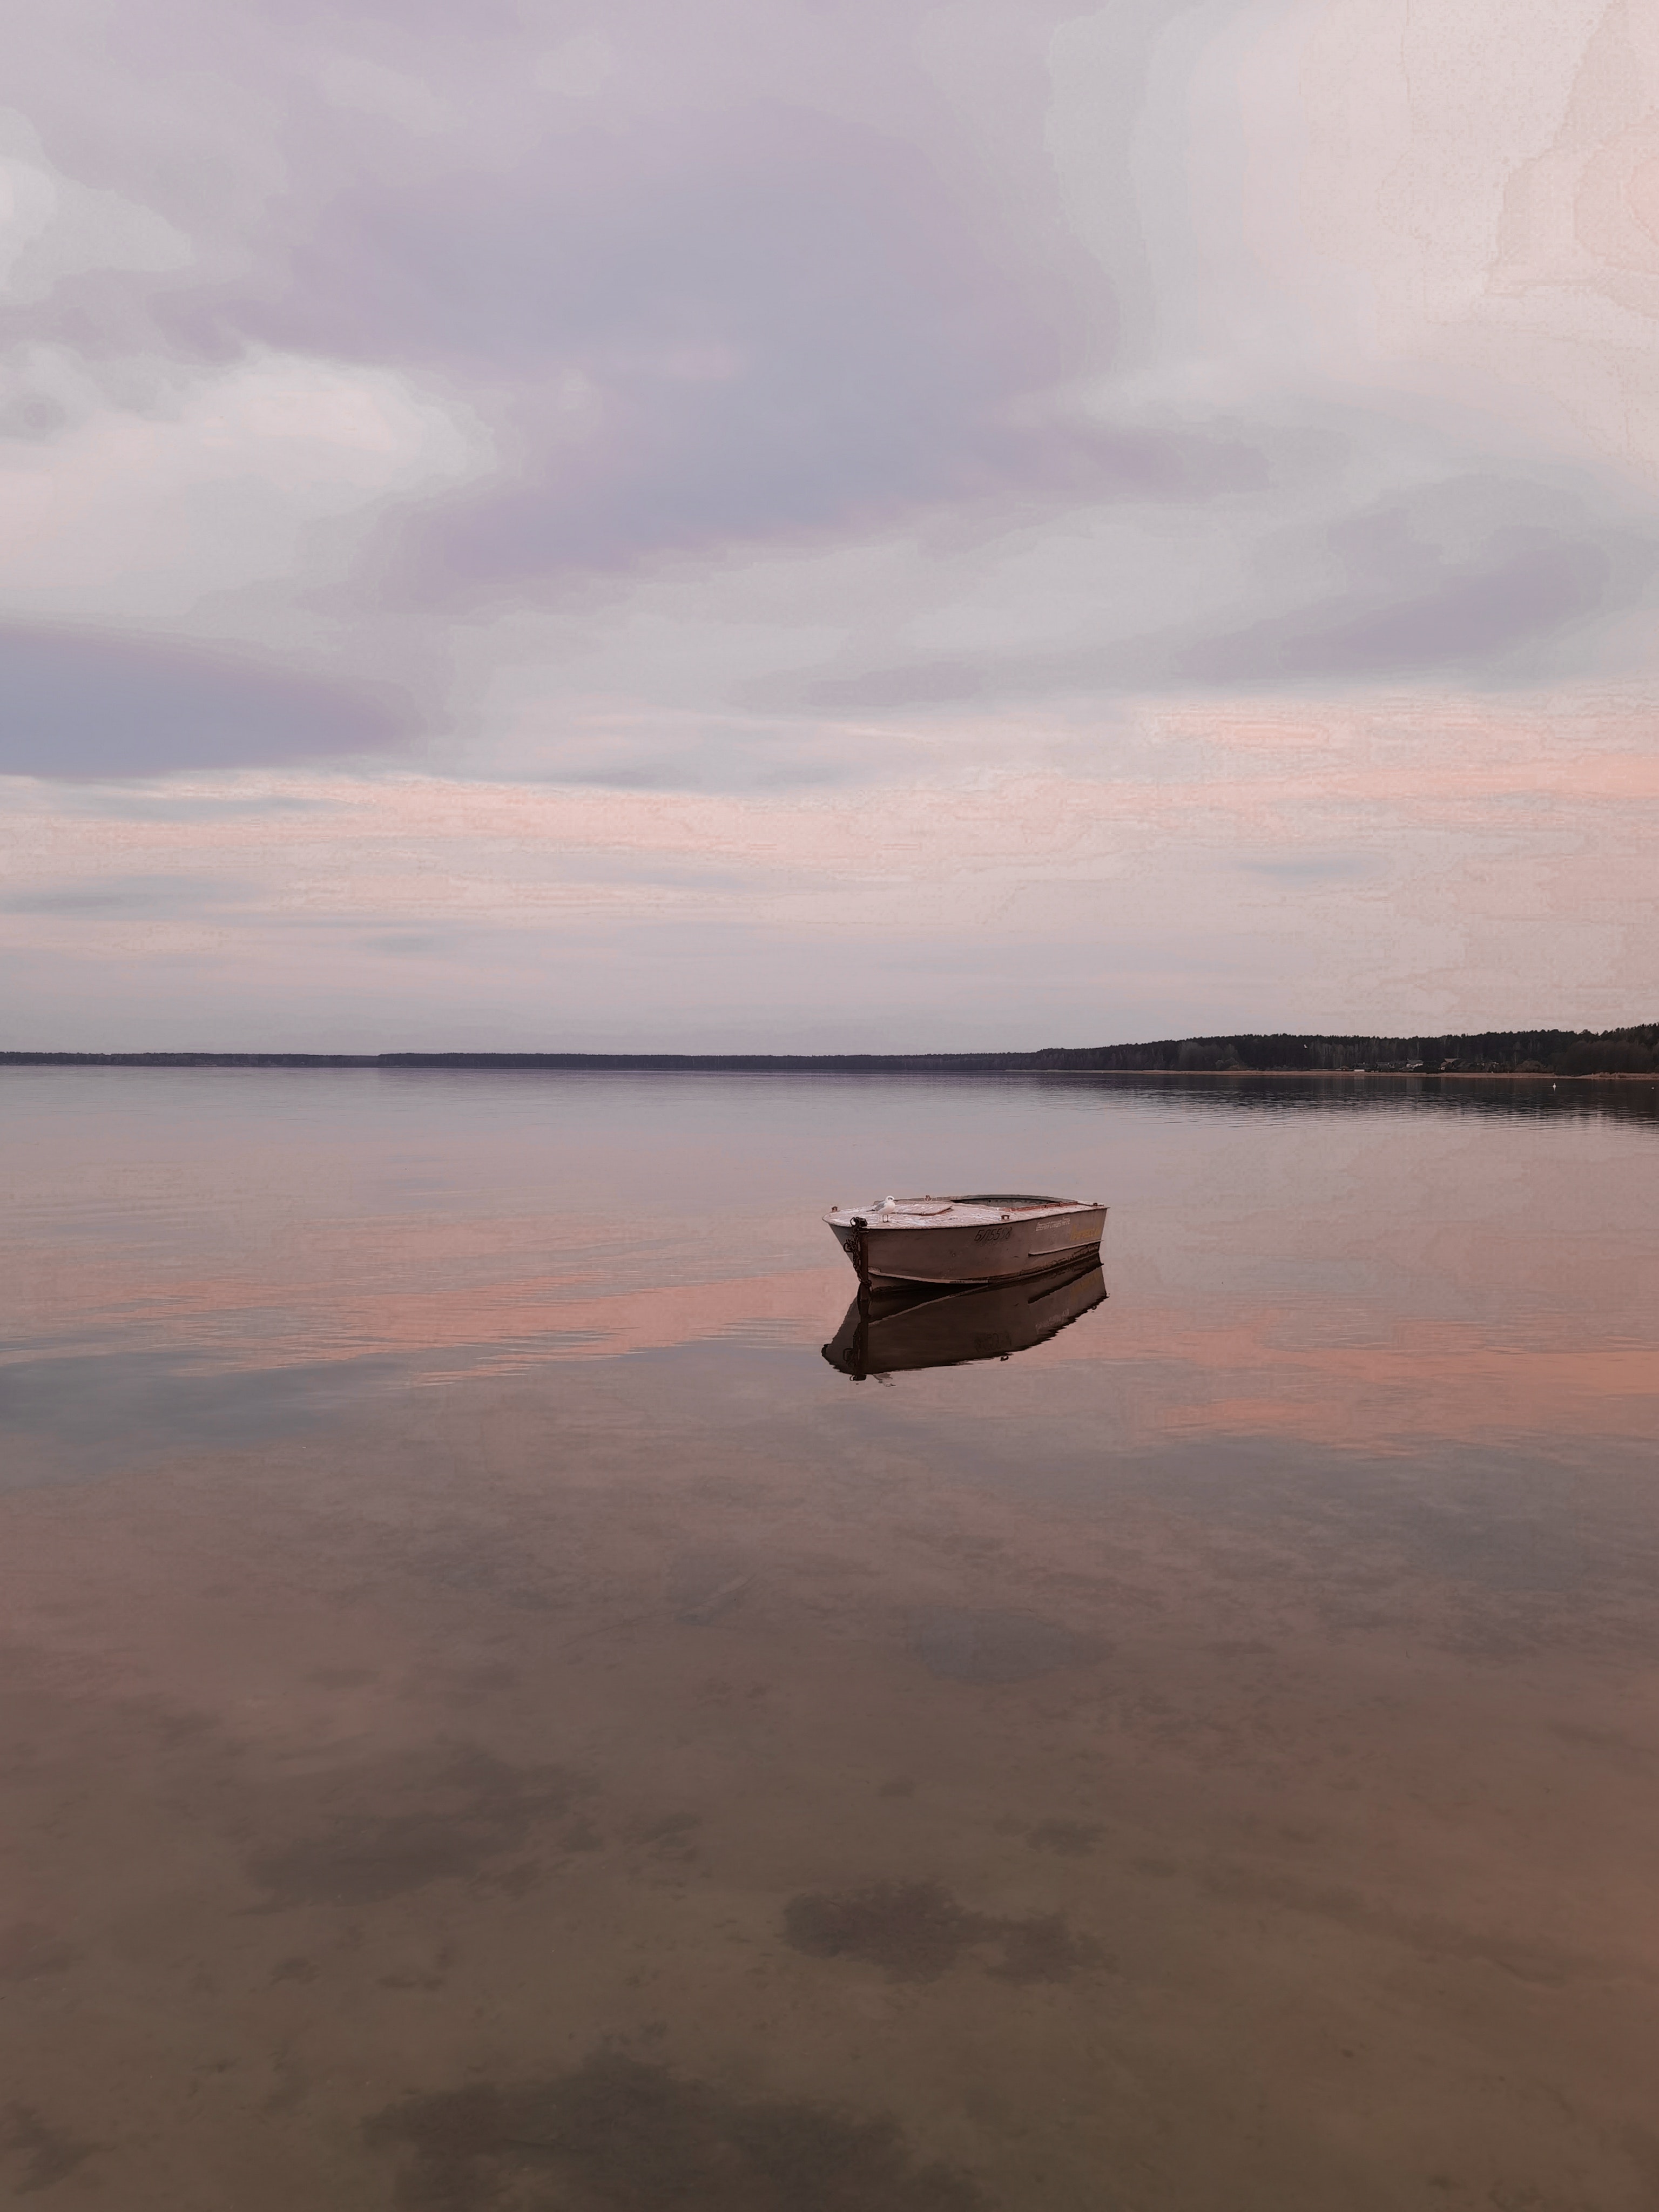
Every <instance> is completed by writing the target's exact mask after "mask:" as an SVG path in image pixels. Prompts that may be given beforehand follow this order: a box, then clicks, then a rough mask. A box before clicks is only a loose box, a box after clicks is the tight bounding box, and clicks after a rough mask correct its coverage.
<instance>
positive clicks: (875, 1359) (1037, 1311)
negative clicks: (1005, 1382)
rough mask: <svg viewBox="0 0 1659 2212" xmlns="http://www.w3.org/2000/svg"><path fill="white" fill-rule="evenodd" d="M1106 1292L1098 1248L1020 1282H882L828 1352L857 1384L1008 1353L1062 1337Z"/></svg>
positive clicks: (850, 1313) (864, 1296) (857, 1304)
mask: <svg viewBox="0 0 1659 2212" xmlns="http://www.w3.org/2000/svg"><path fill="white" fill-rule="evenodd" d="M1105 1296H1106V1279H1105V1277H1104V1276H1103V1274H1102V1273H1101V1271H1100V1259H1099V1255H1097V1254H1096V1253H1092V1252H1091V1254H1090V1255H1089V1256H1088V1258H1087V1259H1086V1260H1082V1261H1079V1260H1072V1261H1067V1262H1066V1265H1065V1266H1063V1267H1051V1268H1050V1269H1049V1270H1048V1273H1046V1274H1042V1275H1027V1276H1025V1277H1024V1279H1022V1280H1021V1281H1019V1282H1018V1283H989V1284H970V1285H967V1286H965V1287H957V1288H955V1289H951V1288H940V1289H934V1288H933V1287H931V1286H929V1285H922V1284H915V1283H905V1284H897V1283H895V1284H877V1285H872V1287H871V1288H870V1289H868V1290H867V1291H860V1293H859V1295H858V1297H855V1298H854V1301H853V1303H852V1304H851V1305H850V1306H848V1309H847V1318H846V1320H845V1321H843V1322H842V1325H841V1327H840V1328H838V1329H837V1330H836V1334H835V1335H834V1337H833V1338H832V1339H831V1340H830V1341H829V1343H828V1344H826V1345H825V1346H824V1347H823V1356H824V1358H826V1359H827V1360H828V1361H829V1364H830V1365H831V1366H832V1367H835V1368H838V1369H839V1370H841V1372H842V1374H843V1375H850V1376H852V1378H853V1380H854V1382H855V1383H861V1382H863V1380H864V1378H865V1376H866V1375H894V1374H898V1373H901V1372H903V1371H906V1370H909V1369H912V1368H917V1367H959V1366H961V1365H962V1364H963V1363H964V1362H965V1361H968V1360H971V1359H1007V1358H1012V1355H1013V1354H1014V1353H1015V1352H1026V1351H1029V1350H1030V1347H1031V1346H1032V1345H1034V1344H1042V1343H1043V1342H1045V1341H1046V1340H1047V1339H1048V1338H1049V1337H1051V1336H1057V1335H1058V1334H1060V1330H1061V1329H1063V1328H1069V1327H1070V1326H1071V1324H1072V1322H1074V1321H1076V1320H1078V1319H1079V1317H1080V1316H1082V1315H1084V1314H1086V1313H1087V1312H1088V1311H1089V1310H1090V1309H1091V1307H1094V1306H1097V1305H1098V1304H1100V1303H1101V1301H1102V1300H1103V1298H1104V1297H1105Z"/></svg>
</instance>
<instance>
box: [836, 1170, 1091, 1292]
mask: <svg viewBox="0 0 1659 2212" xmlns="http://www.w3.org/2000/svg"><path fill="white" fill-rule="evenodd" d="M823 1218H824V1219H825V1221H826V1222H827V1223H828V1224H829V1230H830V1233H831V1234H832V1235H833V1236H834V1237H835V1240H836V1243H837V1244H839V1245H840V1246H841V1249H842V1251H843V1252H845V1253H846V1255H847V1256H848V1259H849V1260H850V1261H852V1263H853V1265H854V1267H856V1268H857V1269H858V1272H859V1279H860V1281H868V1282H872V1283H878V1282H896V1283H1006V1282H1016V1281H1018V1279H1019V1278H1020V1277H1021V1276H1022V1275H1036V1274H1040V1273H1042V1270H1043V1269H1044V1268H1047V1267H1058V1266H1059V1265H1060V1262H1061V1261H1063V1260H1072V1259H1077V1258H1079V1257H1081V1256H1082V1255H1085V1254H1086V1253H1089V1252H1097V1251H1098V1250H1099V1249H1100V1239H1101V1234H1102V1231H1103V1230H1104V1228H1105V1226H1106V1208H1105V1207H1104V1206H1100V1205H1097V1204H1095V1203H1094V1202H1093V1201H1092V1200H1086V1199H1077V1198H1037V1197H1033V1196H1031V1195H1030V1194H1027V1193H1017V1192H1010V1191H978V1192H975V1193H973V1194H971V1195H969V1196H965V1197H958V1198H884V1199H882V1200H879V1201H878V1203H877V1204H875V1205H873V1206H831V1208H830V1209H829V1212H828V1213H826V1214H825V1215H824V1217H823Z"/></svg>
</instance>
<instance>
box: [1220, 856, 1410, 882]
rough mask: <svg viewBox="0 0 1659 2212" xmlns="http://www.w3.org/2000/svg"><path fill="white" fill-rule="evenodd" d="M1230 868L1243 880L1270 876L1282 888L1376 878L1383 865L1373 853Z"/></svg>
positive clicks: (1241, 862) (1238, 864) (1291, 858)
mask: <svg viewBox="0 0 1659 2212" xmlns="http://www.w3.org/2000/svg"><path fill="white" fill-rule="evenodd" d="M1233 866H1234V867H1236V868H1237V869H1238V870H1239V871H1240V872H1242V873H1243V874H1244V875H1247V876H1270V877H1272V878H1273V880H1274V881H1275V882H1278V883H1286V884H1303V883H1308V884H1316V883H1348V882H1355V881H1358V880H1359V879H1360V878H1364V877H1366V876H1374V875H1376V874H1378V873H1379V872H1381V870H1382V869H1383V866H1384V863H1383V860H1382V859H1381V858H1380V856H1379V855H1378V854H1375V853H1301V854H1284V855H1283V856H1281V857H1280V858H1279V859H1275V860H1235V861H1234V862H1233Z"/></svg>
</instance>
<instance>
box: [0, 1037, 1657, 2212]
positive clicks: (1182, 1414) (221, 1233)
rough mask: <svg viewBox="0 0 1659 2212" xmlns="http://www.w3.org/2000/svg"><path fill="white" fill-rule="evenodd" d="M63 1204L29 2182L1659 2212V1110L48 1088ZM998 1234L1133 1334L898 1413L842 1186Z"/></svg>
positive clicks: (32, 1337) (781, 1085) (24, 1457)
mask: <svg viewBox="0 0 1659 2212" xmlns="http://www.w3.org/2000/svg"><path fill="white" fill-rule="evenodd" d="M0 1178H3V1184H4V1189H5V1195H6V1199H7V1206H8V1211H7V1217H6V1231H5V1237H6V1245H7V1250H6V1254H5V1261H4V1267H3V1273H0V1493H3V1494H0V1589H3V1599H4V1608H5V1610H4V1624H3V1630H0V1635H3V1656H4V1668H5V1673H4V1680H5V1682H6V1686H7V1695H6V1697H5V1699H4V1700H3V1703H0V1776H3V1779H0V1854H3V1881H0V1997H3V2004H0V2037H3V2075H4V2079H3V2093H0V2202H10V2201H16V2202H18V2203H23V2202H25V2201H27V2202H29V2203H33V2202H34V2201H35V2199H36V2197H39V2199H40V2202H41V2203H42V2205H43V2206H49V2207H50V2208H52V2212H79V2208H82V2207H85V2208H92V2207H94V2206H96V2207H99V2208H100V2212H108V2208H111V2207H115V2206H119V2207H121V2208H123V2212H128V2208H131V2212H198V2208H199V2212H223V2208H226V2207H235V2208H237V2212H266V2208H270V2212H278V2208H280V2212H292V2208H298V2207H307V2208H310V2207H319V2208H328V2212H346V2208H357V2207H363V2208H381V2207H386V2208H392V2207H427V2208H438V2209H439V2212H475V2208H476V2212H483V2208H485V2207H489V2208H505V2212H659V2208H662V2212H667V2208H674V2212H1039V2208H1041V2209H1042V2212H1048V2208H1054V2212H1073V2208H1075V2212H1131V2209H1132V2208H1133V2212H1164V2208H1170V2209H1171V2212H1188V2208H1190V2212H1242V2208H1249V2212H1256V2208H1260V2212H1330V2209H1331V2208H1336V2207H1343V2208H1347V2207H1358V2208H1378V2212H1381V2208H1395V2207H1399V2208H1406V2207H1419V2206H1424V2207H1426V2206H1434V2207H1446V2208H1450V2212H1458V2208H1463V2207H1469V2208H1474V2207H1480V2208H1487V2207H1496V2208H1498V2212H1627V2208H1628V2212H1636V2208H1650V2207H1652V2206H1653V2205H1654V2204H1656V2203H1659V2120H1656V2118H1655V2117H1654V2112H1655V2099H1654V2095H1653V2086H1652V2085H1653V2081H1654V2078H1655V2074H1656V2065H1659V1903H1656V1894H1655V1888H1654V1883H1653V1878H1652V1875H1653V1867H1654V1864H1655V1857H1656V1851H1659V1591H1656V1579H1659V1480H1656V1478H1659V1468H1656V1450H1655V1441H1654V1440H1655V1437H1656V1435H1659V1094H1656V1091H1655V1090H1654V1088H1653V1087H1652V1086H1645V1085H1606V1084H1581V1085H1566V1084H1563V1085H1559V1088H1558V1087H1555V1086H1552V1085H1548V1084H1547V1083H1545V1084H1542V1085H1538V1086H1537V1087H1536V1088H1534V1089H1528V1090H1516V1089H1514V1088H1512V1087H1511V1086H1509V1085H1502V1086H1498V1085H1491V1086H1482V1085H1474V1084H1463V1085H1455V1084H1453V1083H1449V1082H1448V1083H1444V1084H1441V1085H1433V1084H1430V1085H1419V1086H1416V1087H1414V1088H1409V1087H1407V1086H1404V1085H1391V1086H1389V1087H1387V1088H1385V1087H1384V1086H1383V1085H1381V1084H1376V1085H1372V1086H1371V1090H1370V1093H1369V1094H1368V1092H1367V1090H1366V1088H1365V1086H1364V1085H1363V1084H1354V1083H1348V1084H1344V1083H1342V1082H1340V1081H1339V1082H1333V1083H1330V1084H1328V1085H1323V1086H1321V1087H1316V1086H1313V1085H1306V1084H1293V1083H1285V1084H1282V1085H1274V1084H1273V1083H1271V1082H1266V1081H1262V1082H1256V1083H1253V1084H1250V1085H1235V1084H1231V1083H1229V1082H1227V1081H1225V1080H1219V1081H1216V1082H1213V1083H1210V1084H1207V1085H1206V1084H1203V1083H1190V1082H1189V1083H1188V1084H1186V1085H1177V1084H1173V1083H1171V1084H1166V1085H1135V1084H1133V1083H1103V1082H1100V1081H1098V1080H1097V1081H1094V1082H1085V1083H1066V1082H1037V1081H1030V1080H1021V1079H1006V1080H1000V1081H957V1082H951V1083H933V1082H924V1081H916V1080H908V1081H907V1080H885V1081H882V1080H877V1081H867V1082H866V1081H859V1080H851V1079H822V1078H820V1079H799V1080H795V1079H785V1078H776V1077H771V1078H757V1079H731V1078H724V1077H714V1076H702V1077H684V1078H682V1077H660V1076H653V1077H641V1078H629V1077H611V1076H603V1075H591V1076H564V1077H557V1078H549V1077H546V1076H541V1075H526V1074H515V1075H502V1076H491V1075H487V1074H479V1073H467V1074H461V1075H444V1074H423V1073H404V1074H398V1075H390V1074H384V1073H372V1072H368V1071H348V1072H341V1073H312V1072H296V1071H283V1070H271V1071H226V1072H220V1071H191V1072H188V1073H162V1072H158V1071H149V1070H144V1071H121V1070H96V1071H61V1070H51V1069H40V1070H33V1069H29V1070H9V1071H6V1072H5V1073H3V1074H0ZM930 1188H931V1189H936V1190H939V1189H944V1190H949V1189H953V1188H954V1189H964V1188H965V1189H979V1188H1035V1189H1051V1190H1056V1191H1061V1192H1066V1193H1067V1194H1075V1195H1078V1196H1081V1197H1099V1198H1102V1199H1104V1200H1107V1201H1108V1203H1109V1205H1110V1206H1111V1209H1112V1211H1111V1213H1110V1216H1109V1222H1108V1228H1107V1234H1106V1241H1105V1245H1104V1248H1103V1281H1102V1282H1101V1283H1099V1284H1098V1285H1085V1286H1084V1290H1078V1291H1071V1292H1067V1293H1066V1297H1065V1298H1064V1299H1063V1300H1062V1303H1063V1304H1066V1313H1065V1314H1063V1315H1062V1316H1061V1318H1062V1319H1065V1320H1066V1326H1064V1327H1061V1328H1058V1330H1057V1332H1056V1333H1054V1334H1051V1335H1048V1336H1047V1337H1046V1339H1045V1340H1042V1341H1036V1342H1033V1343H1032V1344H1031V1346H1030V1348H1029V1349H1025V1350H1016V1351H1015V1352H1014V1356H1012V1357H1011V1358H1000V1357H998V1356H997V1354H998V1352H999V1350H1000V1348H1002V1347H1004V1346H1007V1345H1018V1343H1022V1342H1024V1341H1025V1340H1026V1339H1027V1338H1034V1337H1040V1336H1042V1335H1043V1331H1042V1329H1037V1328H1024V1324H1021V1323H1019V1322H1018V1317H1016V1318H1015V1320H1014V1321H1013V1322H1011V1320H1010V1316H1009V1314H1008V1313H1007V1312H1006V1311H1005V1312H1000V1313H997V1314H993V1315H989V1316H987V1312H986V1311H985V1310H983V1309H981V1310H979V1311H978V1312H977V1313H976V1314H975V1313H973V1312H969V1311H967V1310H963V1312H962V1313H960V1314H957V1315H956V1316H951V1315H950V1314H945V1316H944V1317H943V1319H941V1318H940V1317H939V1315H938V1314H934V1315H933V1316H931V1317H930V1318H929V1321H928V1323H927V1329H928V1331H929V1332H931V1334H927V1342H928V1343H929V1344H930V1345H935V1346H943V1347H944V1356H949V1357H951V1358H959V1359H962V1360H963V1361H965V1362H966V1363H967V1364H947V1365H940V1366H937V1367H933V1368H927V1369H917V1370H907V1371H904V1372H901V1373H898V1374H896V1375H894V1376H883V1377H878V1376H873V1375H872V1376H868V1377H867V1378H866V1379H865V1380H862V1381H857V1382H855V1381H854V1380H853V1379H852V1378H851V1377H850V1376H848V1375H846V1374H844V1373H842V1372H839V1371H836V1370H835V1369H834V1368H832V1367H831V1365H830V1364H829V1363H828V1361H827V1360H826V1359H825V1358H824V1356H823V1347H824V1346H826V1345H832V1344H835V1343H836V1342H837V1341H838V1332H842V1331H843V1324H844V1322H845V1320H846V1316H847V1310H848V1302H849V1299H850V1298H851V1296H852V1292H853V1288H854V1285H853V1278H852V1275H851V1273H850V1270H848V1267H847V1266H846V1263H845V1261H843V1260H842V1258H841V1256H840V1255H839V1254H838V1253H837V1252H836V1249H835V1247H834V1245H833V1243H832V1242H831V1240H830V1238H829V1232H828V1231H826V1230H825V1229H824V1228H823V1225H822V1224H821V1222H820V1220H819V1216H820V1214H821V1213H822V1212H823V1210H824V1209H825V1208H826V1207H827V1206H829V1204H830V1203H831V1202H832V1201H836V1200H859V1199H866V1198H873V1197H875V1196H877V1195H878V1194H880V1193H881V1192H883V1191H887V1190H897V1191H901V1192H903V1191H906V1190H921V1189H930ZM1102 1290H1103V1291H1104V1292H1105V1293H1106V1295H1105V1296H1104V1297H1103V1298H1102V1297H1099V1295H1098V1293H1099V1291H1102ZM1085 1291H1086V1292H1087V1295H1085V1294H1084V1293H1085ZM1022 1329H1023V1334H1022ZM840 1341H842V1342H843V1343H844V1342H845V1337H844V1335H843V1336H842V1338H841V1339H840ZM8 2192H9V2194H8Z"/></svg>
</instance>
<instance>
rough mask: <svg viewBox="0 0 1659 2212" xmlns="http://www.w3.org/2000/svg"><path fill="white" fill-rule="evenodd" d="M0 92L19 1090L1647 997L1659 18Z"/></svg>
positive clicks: (169, 48)
mask: <svg viewBox="0 0 1659 2212" xmlns="http://www.w3.org/2000/svg"><path fill="white" fill-rule="evenodd" d="M8 45H9V58H8V70H7V73H6V77H5V82H4V84H3V87H0V98H3V100H5V101H6V102H7V103H8V105H7V106H4V107H0V336H3V346H4V352H3V363H0V471H3V472H4V481H3V490H0V592H3V600H0V799H3V825H0V944H3V947H4V954H3V969H0V1044H4V1045H11V1046H40V1047H67V1048H97V1047H100V1046H106V1047H111V1048H134V1047H137V1048H143V1047H155V1048H161V1047H169V1046H174V1047H188V1046H197V1047H201V1048H215V1047H218V1048H228V1049H234V1048H247V1047H257V1046H268V1047H271V1048H289V1049H305V1048H318V1049H340V1048H348V1049H349V1048H358V1049H364V1050H379V1049H392V1048H421V1047H432V1048H442V1047H446V1046H451V1047H462V1046H475V1047H480V1048H489V1047H492V1046H494V1047H506V1048H514V1047H516V1048H532V1049H533V1048H543V1049H558V1048H601V1049H602V1048H633V1047H641V1046H660V1047H663V1048H670V1049H672V1048H680V1049H697V1048H706V1049H720V1048H734V1049H768V1048H773V1049H780V1050H789V1049H799V1048H815V1047H817V1048H829V1049H840V1048H860V1047H865V1048H872V1049H884V1048H886V1049H894V1048H918V1049H921V1048H946V1049H948V1048H953V1047H972V1046H976V1045H1007V1046H1034V1045H1042V1044H1051V1043H1068V1044H1081V1043H1094V1042H1110V1041H1115V1040H1118V1039H1121V1038H1127V1037H1133V1036H1168V1035H1171V1034H1176V1035H1178V1034H1183V1033H1187V1032H1190V1031H1194V1030H1215V1029H1219V1030H1235V1029H1257V1030H1267V1029H1276V1028H1302V1029H1323V1030H1413V1029H1425V1028H1426V1029H1436V1030H1438V1029H1453V1028H1458V1027H1464V1026H1477V1027H1485V1026H1487V1025H1489V1024H1490V1025H1500V1026H1508V1025H1513V1024H1528V1025H1529V1024H1534V1023H1541V1024H1559V1025H1563V1026H1572V1027H1577V1026H1580V1025H1589V1026H1594V1027H1602V1026H1606V1025H1608V1024H1613V1023H1618V1022H1621V1021H1632V1020H1637V1019H1643V1018H1645V1019H1653V1018H1655V1017H1656V1014H1659V720H1656V713H1655V708H1656V702H1659V641H1656V629H1655V616H1656V611H1659V328H1656V319H1659V12H1656V11H1655V10H1654V9H1651V8H1644V7H1640V6H1637V5H1627V4H1626V0H1436V4H1435V5H1434V6H1433V7H1425V6H1423V5H1421V4H1414V3H1413V0H1200V4H1191V3H1190V0H1114V4H1113V5H1111V6H1110V7H1109V8H1107V9H1103V10H1102V11H1101V12H1099V13H1097V14H1085V15H1076V14H1073V13H1070V12H1068V11H1066V10H1065V9H1061V8H1060V7H1052V6H1048V5H1045V4H1042V0H969V4H961V5H950V6H944V7H936V6H928V5H921V4H911V0H835V4H834V5H830V4H828V0H698V4H697V5H696V6H692V7H688V6H686V5H684V0H678V4H671V0H609V4H607V5H606V6H605V7H604V8H603V9H594V8H592V7H590V6H586V5H581V4H566V0H470V4H469V5H468V6H466V7H465V8H458V7H456V6H454V5H453V0H447V4H445V5H442V6H440V5H437V4H435V0H380V4H376V0H368V4H364V5H362V6H361V7H358V8H356V9H354V8H351V7H349V6H341V5H338V4H330V5H327V6H324V5H321V4H317V0H283V4H282V5H280V6H278V5H276V4H274V0H270V4H257V0H246V4H240V5H238V4H234V0H233V4H229V5H227V4H226V0H56V4H55V5H53V6H52V7H51V8H49V9H35V10H33V11H29V12H27V13H26V14H25V15H23V16H21V17H20V18H19V19H18V20H17V21H15V23H14V24H13V25H12V26H11V27H9V34H8Z"/></svg>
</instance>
